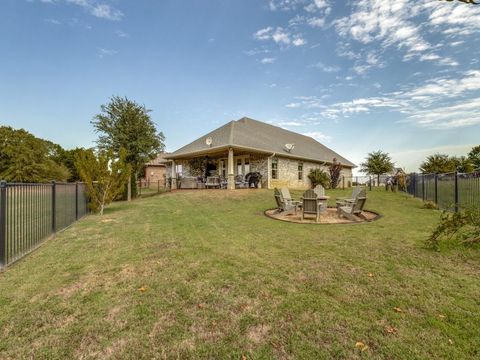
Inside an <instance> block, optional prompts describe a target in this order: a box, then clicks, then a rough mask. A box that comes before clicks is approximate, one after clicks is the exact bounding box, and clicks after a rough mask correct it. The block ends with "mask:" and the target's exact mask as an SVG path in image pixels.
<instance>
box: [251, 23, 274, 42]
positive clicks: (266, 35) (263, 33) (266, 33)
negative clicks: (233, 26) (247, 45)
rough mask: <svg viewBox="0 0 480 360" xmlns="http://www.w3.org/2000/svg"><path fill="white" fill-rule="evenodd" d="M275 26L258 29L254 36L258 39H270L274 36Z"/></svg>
mask: <svg viewBox="0 0 480 360" xmlns="http://www.w3.org/2000/svg"><path fill="white" fill-rule="evenodd" d="M272 30H273V28H272V27H271V26H269V27H266V28H264V29H260V30H258V31H257V32H256V33H255V34H253V37H254V38H255V39H257V40H268V39H270V38H271V36H272Z"/></svg>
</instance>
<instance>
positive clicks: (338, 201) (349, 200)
mask: <svg viewBox="0 0 480 360" xmlns="http://www.w3.org/2000/svg"><path fill="white" fill-rule="evenodd" d="M364 189H365V188H364V187H362V186H355V187H354V188H353V189H352V196H351V197H349V198H348V197H340V198H336V199H335V203H336V204H337V207H339V206H346V205H349V204H351V203H353V202H354V201H355V198H356V197H357V195H358V194H359V193H360V192H361V191H362V190H364Z"/></svg>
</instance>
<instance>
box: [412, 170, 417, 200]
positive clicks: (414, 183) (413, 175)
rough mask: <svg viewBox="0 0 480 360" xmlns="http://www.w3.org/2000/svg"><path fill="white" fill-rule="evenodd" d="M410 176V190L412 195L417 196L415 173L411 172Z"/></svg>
mask: <svg viewBox="0 0 480 360" xmlns="http://www.w3.org/2000/svg"><path fill="white" fill-rule="evenodd" d="M412 177H413V180H412V184H413V189H412V192H413V194H412V195H413V197H417V173H413V174H412Z"/></svg>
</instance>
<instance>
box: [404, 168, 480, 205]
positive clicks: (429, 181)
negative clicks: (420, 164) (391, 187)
mask: <svg viewBox="0 0 480 360" xmlns="http://www.w3.org/2000/svg"><path fill="white" fill-rule="evenodd" d="M407 192H408V193H409V194H411V195H413V196H415V197H417V198H420V199H422V200H423V201H431V202H434V203H435V204H437V205H438V207H439V208H440V209H445V210H455V211H458V210H459V209H460V208H465V207H480V172H474V173H468V174H464V173H448V174H410V175H409V176H408V179H407Z"/></svg>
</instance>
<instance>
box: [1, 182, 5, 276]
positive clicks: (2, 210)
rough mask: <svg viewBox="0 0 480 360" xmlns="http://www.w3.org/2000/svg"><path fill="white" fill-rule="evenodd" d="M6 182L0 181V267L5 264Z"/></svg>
mask: <svg viewBox="0 0 480 360" xmlns="http://www.w3.org/2000/svg"><path fill="white" fill-rule="evenodd" d="M6 244H7V183H6V182H5V181H3V180H2V181H0V268H2V267H4V266H5V265H7V258H6V255H7V252H6Z"/></svg>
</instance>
